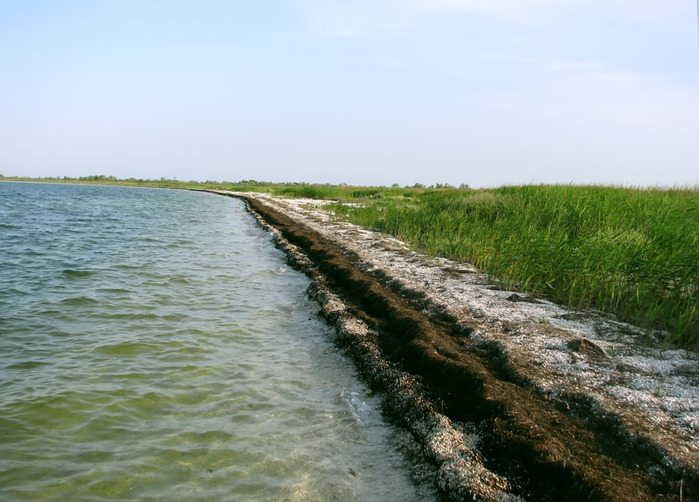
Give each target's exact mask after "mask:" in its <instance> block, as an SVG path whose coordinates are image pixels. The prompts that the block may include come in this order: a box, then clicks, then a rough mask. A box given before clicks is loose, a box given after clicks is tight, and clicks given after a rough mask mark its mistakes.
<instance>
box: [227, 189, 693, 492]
mask: <svg viewBox="0 0 699 502" xmlns="http://www.w3.org/2000/svg"><path fill="white" fill-rule="evenodd" d="M214 193H218V194H221V195H229V196H235V197H240V198H242V199H243V200H245V202H246V204H247V206H248V208H249V210H250V211H251V212H253V214H255V215H256V216H257V218H258V220H259V221H260V222H261V224H263V225H266V226H268V228H269V229H270V230H271V231H272V232H273V233H274V235H275V241H276V243H277V245H279V246H280V247H281V248H283V249H284V250H285V251H286V252H287V255H288V256H289V260H290V262H291V263H292V264H294V265H295V266H296V267H298V268H300V269H302V270H304V271H305V272H306V273H307V274H308V275H309V276H310V277H311V278H312V279H313V286H312V288H311V289H310V290H309V292H310V294H311V295H312V296H313V297H314V298H316V299H317V300H318V302H319V304H320V305H321V307H322V314H323V316H324V317H325V318H326V319H327V320H328V322H329V323H330V324H332V325H333V326H334V327H335V331H336V333H337V334H336V341H337V343H338V344H339V345H341V346H342V347H344V348H345V349H346V350H347V353H348V354H349V355H350V356H351V357H352V358H353V359H354V361H355V362H356V364H357V367H358V369H359V371H360V373H361V374H362V375H363V376H364V378H365V379H366V380H367V381H368V382H369V384H370V385H371V386H372V387H373V388H375V389H376V390H379V391H381V392H383V394H384V403H385V405H384V408H385V410H384V411H385V413H386V416H387V417H388V418H389V419H391V420H392V421H393V422H394V423H396V424H397V425H398V426H400V427H403V428H405V429H406V430H408V431H410V432H411V434H412V436H413V438H414V439H415V441H416V443H417V444H418V445H420V449H421V455H422V457H423V458H424V459H425V461H426V462H427V463H428V464H429V465H430V466H431V467H432V469H433V471H434V476H433V480H434V483H435V484H436V485H437V487H438V488H439V489H440V491H441V492H442V493H443V494H444V495H445V497H446V498H448V499H452V500H466V499H468V500H472V499H480V500H518V499H525V500H658V499H659V500H692V498H696V497H699V481H698V480H699V476H698V474H697V472H698V467H699V445H698V444H697V441H696V437H697V433H698V432H699V391H698V390H697V389H698V387H699V385H698V384H699V362H698V361H697V358H696V356H695V355H692V354H691V353H687V352H685V351H683V350H675V349H673V348H671V347H648V346H640V345H638V342H637V341H636V338H634V336H633V331H634V330H635V328H634V327H633V326H630V325H627V324H624V323H619V322H617V321H615V320H614V319H612V318H609V317H608V316H604V315H602V314H598V313H591V312H572V311H568V310H566V309H563V308H561V307H558V306H556V305H553V304H551V303H549V302H545V301H542V300H538V299H535V298H529V297H526V296H522V295H519V294H516V293H513V292H508V291H502V290H499V289H498V288H497V287H494V286H493V285H492V284H490V283H489V282H488V280H487V277H484V276H483V275H482V274H479V273H478V271H477V270H475V269H474V268H473V267H470V266H468V265H464V264H461V263H455V262H450V261H448V260H444V259H439V258H430V257H427V256H423V255H420V254H418V253H415V252H413V251H411V250H410V249H409V248H408V247H407V246H405V245H404V244H402V243H400V242H398V241H396V240H395V239H391V238H389V237H387V236H385V235H381V234H377V233H373V232H369V231H367V230H365V229H362V228H359V227H356V226H353V225H350V224H348V223H345V222H341V221H336V220H334V219H333V218H332V215H331V214H329V213H328V212H325V211H323V210H322V209H320V208H318V207H316V206H314V204H317V201H304V200H298V199H296V200H288V199H280V198H275V197H271V196H268V195H264V194H250V193H245V194H243V193H234V192H224V191H214Z"/></svg>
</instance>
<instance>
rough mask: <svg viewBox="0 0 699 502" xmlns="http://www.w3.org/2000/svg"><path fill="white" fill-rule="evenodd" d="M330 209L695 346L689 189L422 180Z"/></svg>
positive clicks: (695, 266) (694, 228) (695, 238)
mask: <svg viewBox="0 0 699 502" xmlns="http://www.w3.org/2000/svg"><path fill="white" fill-rule="evenodd" d="M333 209H334V210H335V211H336V213H337V214H338V215H339V216H341V217H342V218H345V219H348V220H349V221H352V222H353V223H357V224H359V225H362V226H366V227H371V228H376V229H378V230H381V231H382V232H386V233H389V234H392V235H394V236H396V237H397V238H399V239H401V240H404V241H407V242H409V243H411V244H412V245H414V246H416V247H417V248H418V249H420V250H422V251H425V252H427V253H429V254H433V255H440V256H446V257H448V258H452V259H455V260H459V261H466V262H470V263H473V264H474V265H476V266H477V267H479V268H480V269H481V270H483V271H485V272H487V273H488V274H490V275H491V276H492V277H493V278H497V279H498V280H499V281H501V282H502V283H504V285H505V286H507V287H512V288H517V289H521V290H525V291H529V292H532V293H534V294H538V295H541V296H544V297H547V298H549V299H551V300H553V301H556V302H559V303H562V304H565V305H568V306H571V307H580V308H595V309H599V310H603V311H606V312H611V313H614V314H616V315H617V316H618V317H619V318H620V319H622V320H625V321H629V322H633V323H635V324H637V325H639V326H642V327H646V328H655V329H660V330H664V331H666V332H667V333H668V334H667V337H666V339H667V341H669V342H674V343H677V344H679V345H681V346H684V347H687V348H695V349H696V348H697V347H699V319H698V315H697V314H698V313H697V304H698V303H699V302H698V300H699V294H698V292H697V284H698V283H699V192H698V191H697V190H650V189H646V190H637V189H626V188H611V187H600V186H587V187H580V186H519V187H502V188H499V189H494V190H478V191H461V190H460V191H456V190H430V191H424V192H422V193H418V194H413V195H409V196H406V195H401V196H398V197H395V196H394V197H386V198H383V199H375V200H372V201H366V202H364V203H363V204H361V205H360V206H359V207H356V206H346V205H342V204H338V205H335V206H334V208H333Z"/></svg>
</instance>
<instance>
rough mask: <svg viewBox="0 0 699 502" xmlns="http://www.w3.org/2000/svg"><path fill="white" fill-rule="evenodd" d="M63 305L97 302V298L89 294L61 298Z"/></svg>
mask: <svg viewBox="0 0 699 502" xmlns="http://www.w3.org/2000/svg"><path fill="white" fill-rule="evenodd" d="M60 303H62V304H63V305H74V306H80V305H91V304H94V303H99V302H98V301H97V300H95V299H94V298H91V297H89V296H76V297H74V298H64V299H63V300H61V302H60Z"/></svg>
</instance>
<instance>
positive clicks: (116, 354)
mask: <svg viewBox="0 0 699 502" xmlns="http://www.w3.org/2000/svg"><path fill="white" fill-rule="evenodd" d="M308 285H309V279H308V278H307V277H306V276H305V275H304V274H302V273H301V272H299V271H296V270H294V269H292V268H291V267H289V266H288V265H287V263H286V259H285V255H284V254H283V252H281V251H280V250H278V249H277V248H275V246H274V244H273V242H272V237H271V235H270V234H269V232H267V231H265V230H264V229H262V228H261V227H260V226H259V225H258V224H257V222H256V221H255V219H254V218H253V217H252V216H251V215H250V214H249V213H248V212H247V211H246V209H245V206H244V204H243V203H242V202H241V201H240V200H238V199H234V198H230V197H222V196H218V195H213V194H209V193H203V192H193V191H184V190H166V189H146V188H130V187H112V186H85V185H68V184H48V183H12V182H2V183H0V500H2V501H15V500H16V501H20V500H21V501H25V500H65V501H68V500H70V501H76V500H90V501H101V500H110V501H112V500H139V501H140V500H168V501H176V500H183V501H184V500H187V501H191V500H211V501H225V500H256V501H282V500H284V501H286V500H303V501H313V500H316V501H333V500H336V501H345V500H347V501H352V500H361V501H393V500H400V501H401V502H409V501H424V500H428V501H429V500H436V495H435V494H434V492H433V491H432V490H431V488H430V487H429V486H426V484H425V483H421V482H419V480H416V479H415V476H413V474H412V472H413V469H412V460H411V458H410V452H409V451H407V450H406V449H405V448H404V447H402V446H401V444H402V443H403V441H402V438H401V434H403V433H401V432H399V431H397V430H395V429H394V428H393V427H392V426H391V425H389V424H387V423H386V422H385V421H384V420H383V417H382V415H381V411H380V401H379V399H380V398H379V397H378V396H377V395H375V394H373V393H372V391H371V389H369V388H368V387H367V385H366V384H365V383H364V382H362V380H361V379H360V378H359V377H358V376H357V374H356V372H355V370H354V368H353V366H352V364H351V362H350V361H349V360H348V359H347V358H346V357H345V356H344V355H343V354H342V352H341V351H340V350H339V349H338V348H337V347H336V346H335V345H334V344H333V342H332V333H331V328H329V327H328V326H327V325H326V324H325V323H324V321H323V320H322V319H321V318H320V317H319V316H318V310H319V307H318V305H317V304H315V303H313V302H312V301H310V300H309V299H308V297H307V293H306V289H307V287H308Z"/></svg>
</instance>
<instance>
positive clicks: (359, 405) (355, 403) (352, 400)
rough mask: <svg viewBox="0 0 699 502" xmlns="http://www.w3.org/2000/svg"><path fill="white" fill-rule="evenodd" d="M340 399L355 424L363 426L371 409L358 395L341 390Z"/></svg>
mask: <svg viewBox="0 0 699 502" xmlns="http://www.w3.org/2000/svg"><path fill="white" fill-rule="evenodd" d="M340 399H342V401H343V402H344V403H345V405H346V406H347V408H348V409H349V412H350V413H351V414H352V417H353V418H354V419H355V420H356V421H357V423H358V424H360V425H364V422H365V421H366V420H367V419H368V414H369V411H370V410H371V407H370V406H369V405H368V404H367V403H366V402H365V401H364V400H363V399H362V397H361V396H360V395H359V393H358V392H347V391H344V390H343V391H342V392H340Z"/></svg>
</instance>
